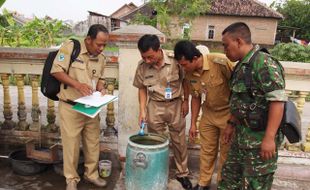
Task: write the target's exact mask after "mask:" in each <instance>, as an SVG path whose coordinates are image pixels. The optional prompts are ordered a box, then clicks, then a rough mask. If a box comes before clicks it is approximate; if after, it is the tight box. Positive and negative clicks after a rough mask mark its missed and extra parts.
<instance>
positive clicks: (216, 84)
mask: <svg viewBox="0 0 310 190" xmlns="http://www.w3.org/2000/svg"><path fill="white" fill-rule="evenodd" d="M174 56H175V59H176V60H177V61H178V63H179V65H181V66H182V67H183V68H184V71H185V72H186V77H185V80H186V81H187V82H188V83H189V89H190V90H189V91H190V93H191V95H192V101H191V111H192V113H191V114H192V115H191V128H190V130H189V135H190V138H194V137H195V136H196V134H197V132H198V130H197V129H196V123H197V117H198V114H199V111H200V107H201V101H202V102H203V104H202V117H201V121H200V126H199V132H200V137H201V139H200V141H201V152H200V177H199V182H198V184H197V185H196V186H195V187H194V189H195V190H206V189H210V184H211V178H212V174H213V171H214V167H215V163H216V159H217V155H218V151H219V152H220V157H219V166H218V171H217V180H218V181H220V179H221V175H220V173H221V168H222V165H223V163H224V161H225V160H226V157H227V152H228V149H229V144H227V143H225V142H224V139H223V134H224V129H225V128H226V126H227V121H228V120H229V118H230V110H229V102H228V99H229V96H230V89H229V86H228V81H229V79H230V77H231V72H232V63H231V62H230V61H229V60H228V59H227V58H226V56H225V55H224V54H220V53H208V54H206V55H204V56H203V55H202V54H201V53H200V51H199V50H198V49H197V48H196V47H195V46H194V44H193V43H191V42H189V41H180V42H178V43H177V44H176V46H175V48H174Z"/></svg>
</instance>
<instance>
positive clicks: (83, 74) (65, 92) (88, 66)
mask: <svg viewBox="0 0 310 190" xmlns="http://www.w3.org/2000/svg"><path fill="white" fill-rule="evenodd" d="M80 44H81V51H80V54H79V56H78V57H77V59H76V60H75V61H74V62H72V64H71V67H70V68H69V76H70V77H71V78H73V79H74V80H77V81H79V82H80V83H85V84H88V85H89V86H92V87H93V89H94V90H95V89H96V85H97V82H98V80H99V78H100V79H104V67H105V64H106V62H105V57H104V56H103V55H102V54H100V55H98V56H96V57H92V56H90V54H89V53H88V51H87V49H86V46H85V43H84V40H82V41H80ZM72 50H73V42H72V41H70V40H69V41H66V42H65V43H64V44H63V45H62V46H61V47H60V49H59V52H58V53H57V55H56V57H55V60H54V63H53V67H52V69H51V73H57V72H66V71H67V70H68V67H69V63H70V56H71V53H72ZM57 96H58V98H59V99H61V100H65V101H66V100H75V99H78V98H80V97H81V96H82V94H81V93H79V92H78V91H77V90H76V89H74V88H72V87H70V86H67V89H64V84H61V87H60V92H59V93H58V95H57Z"/></svg>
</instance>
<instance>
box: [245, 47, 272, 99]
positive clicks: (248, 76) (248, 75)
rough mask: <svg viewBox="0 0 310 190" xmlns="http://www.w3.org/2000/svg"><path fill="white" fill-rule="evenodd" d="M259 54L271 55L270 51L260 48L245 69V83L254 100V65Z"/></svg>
mask: <svg viewBox="0 0 310 190" xmlns="http://www.w3.org/2000/svg"><path fill="white" fill-rule="evenodd" d="M259 52H264V53H267V54H269V52H268V50H267V49H266V48H260V49H258V50H257V51H255V52H254V53H253V55H252V57H251V58H250V60H249V62H248V64H247V65H246V67H245V79H244V83H245V87H246V89H247V91H248V94H249V96H250V97H251V98H252V99H254V96H253V93H252V85H253V78H252V73H251V72H252V68H253V64H254V60H255V58H256V56H257V55H258V53H259Z"/></svg>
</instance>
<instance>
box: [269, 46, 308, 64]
mask: <svg viewBox="0 0 310 190" xmlns="http://www.w3.org/2000/svg"><path fill="white" fill-rule="evenodd" d="M270 53H271V54H272V55H273V56H274V57H276V58H277V59H278V60H280V61H296V62H306V63H310V46H303V45H299V44H295V43H280V44H277V45H276V46H275V47H274V48H273V49H271V50H270Z"/></svg>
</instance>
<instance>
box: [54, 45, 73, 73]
mask: <svg viewBox="0 0 310 190" xmlns="http://www.w3.org/2000/svg"><path fill="white" fill-rule="evenodd" d="M72 50H73V42H71V41H67V42H65V43H64V44H63V45H62V46H61V47H60V49H59V51H58V53H57V55H56V57H55V59H54V62H53V66H52V69H51V73H57V72H66V71H67V69H68V67H69V63H70V57H71V52H72Z"/></svg>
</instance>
